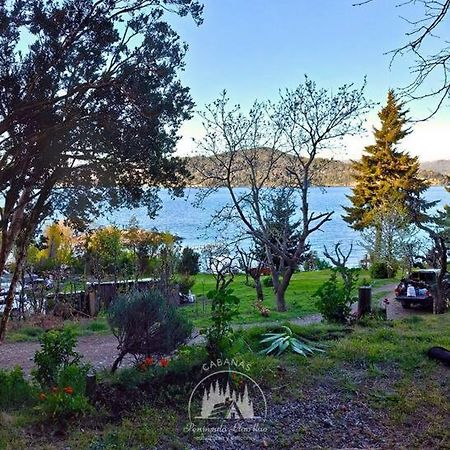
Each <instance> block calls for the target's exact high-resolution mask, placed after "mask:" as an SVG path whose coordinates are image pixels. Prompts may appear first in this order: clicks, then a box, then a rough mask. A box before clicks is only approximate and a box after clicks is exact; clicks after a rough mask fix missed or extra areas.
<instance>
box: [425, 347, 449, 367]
mask: <svg viewBox="0 0 450 450" xmlns="http://www.w3.org/2000/svg"><path fill="white" fill-rule="evenodd" d="M428 357H429V358H431V359H437V360H438V361H441V362H443V363H444V364H447V365H449V366H450V351H449V350H447V349H446V348H444V347H431V348H430V349H429V350H428Z"/></svg>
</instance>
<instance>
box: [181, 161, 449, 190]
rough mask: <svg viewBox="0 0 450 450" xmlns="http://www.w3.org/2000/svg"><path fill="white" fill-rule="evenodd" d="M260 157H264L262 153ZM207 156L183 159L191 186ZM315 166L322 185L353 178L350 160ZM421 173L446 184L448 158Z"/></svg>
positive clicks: (276, 178) (426, 166)
mask: <svg viewBox="0 0 450 450" xmlns="http://www.w3.org/2000/svg"><path fill="white" fill-rule="evenodd" d="M262 157H264V156H263V155H262ZM208 160H209V158H207V157H204V156H194V157H187V158H186V159H185V161H186V165H187V168H188V169H189V171H190V172H191V174H192V179H191V180H189V182H188V184H190V185H191V186H201V185H203V183H202V180H201V178H200V176H199V174H198V171H197V169H198V168H199V167H200V166H208V165H209V161H208ZM316 166H317V167H320V166H321V167H322V168H321V169H320V171H318V173H319V175H318V176H317V177H316V183H317V184H320V185H323V186H352V185H353V184H354V180H353V178H352V171H351V162H350V161H339V160H326V159H321V158H318V159H317V161H316ZM420 172H421V175H422V177H423V178H425V179H427V180H428V181H429V182H430V183H431V184H432V185H446V184H447V176H450V159H446V160H439V161H432V162H423V163H421V171H420ZM279 183H280V175H279V174H276V173H275V174H274V176H273V178H272V179H271V178H269V179H268V180H267V185H268V186H277V185H278V184H279ZM237 184H238V185H240V186H245V185H246V184H247V183H246V181H245V180H244V179H242V180H241V181H239V182H238V183H237Z"/></svg>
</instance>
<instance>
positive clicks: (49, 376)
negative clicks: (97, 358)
mask: <svg viewBox="0 0 450 450" xmlns="http://www.w3.org/2000/svg"><path fill="white" fill-rule="evenodd" d="M39 341H40V343H41V350H39V351H37V352H36V353H35V355H34V363H35V364H36V367H37V368H36V370H35V371H34V372H33V377H34V378H35V380H36V381H37V382H38V383H39V384H40V385H41V386H42V388H45V387H50V386H54V385H55V384H56V383H57V380H58V374H59V372H60V371H61V370H62V369H64V368H66V367H67V366H70V365H77V364H78V363H79V361H80V359H81V355H80V354H78V353H77V352H75V350H74V348H75V346H76V343H77V340H76V337H75V334H74V332H73V331H72V330H68V329H64V330H50V331H47V332H46V333H44V334H43V335H42V336H41V337H40V339H39Z"/></svg>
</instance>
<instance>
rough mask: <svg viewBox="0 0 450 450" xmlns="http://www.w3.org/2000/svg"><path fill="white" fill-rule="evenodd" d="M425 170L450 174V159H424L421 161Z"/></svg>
mask: <svg viewBox="0 0 450 450" xmlns="http://www.w3.org/2000/svg"><path fill="white" fill-rule="evenodd" d="M420 166H421V167H422V169H424V170H431V171H432V172H436V173H440V174H443V175H448V176H450V159H438V160H437V161H424V162H421V163H420Z"/></svg>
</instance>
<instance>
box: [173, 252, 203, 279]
mask: <svg viewBox="0 0 450 450" xmlns="http://www.w3.org/2000/svg"><path fill="white" fill-rule="evenodd" d="M199 260H200V254H199V253H197V252H196V251H195V250H194V249H192V248H190V247H184V248H183V251H182V252H181V259H180V262H179V263H178V272H180V273H181V274H183V275H197V274H198V272H199V271H200V266H199Z"/></svg>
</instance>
